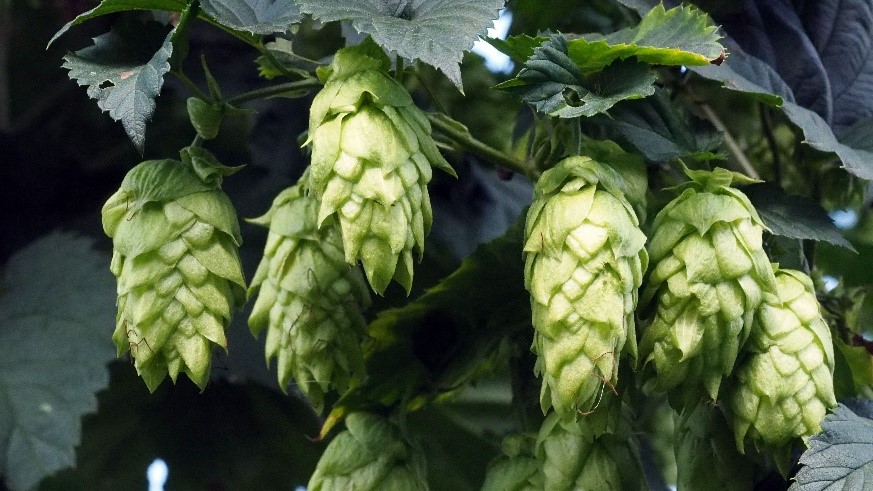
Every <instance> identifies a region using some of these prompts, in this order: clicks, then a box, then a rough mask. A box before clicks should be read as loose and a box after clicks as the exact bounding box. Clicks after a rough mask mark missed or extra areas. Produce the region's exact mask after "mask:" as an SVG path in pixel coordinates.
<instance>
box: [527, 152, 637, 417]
mask: <svg viewBox="0 0 873 491" xmlns="http://www.w3.org/2000/svg"><path fill="white" fill-rule="evenodd" d="M637 163H638V165H634V166H630V167H629V168H626V169H621V170H616V169H614V168H612V167H609V166H606V165H604V164H602V163H600V162H596V161H594V160H592V159H590V158H588V157H571V158H568V159H566V160H563V161H561V162H560V163H558V164H557V166H555V167H554V168H553V169H550V170H548V171H546V172H545V173H543V175H542V177H541V178H540V180H539V182H538V183H537V186H536V190H535V197H534V202H533V204H532V205H531V208H530V210H529V211H528V215H527V224H526V243H525V247H524V251H525V286H526V287H527V289H528V291H529V292H530V294H531V307H532V311H533V325H534V327H535V328H536V332H535V334H534V343H533V351H534V352H535V353H536V354H537V355H538V358H537V363H536V372H537V374H538V375H541V376H542V377H543V385H542V393H541V397H540V402H541V405H542V408H543V411H544V412H545V411H546V410H547V409H548V408H549V407H553V408H554V409H555V411H556V412H557V413H558V414H559V415H560V416H561V417H574V418H575V417H576V416H577V415H578V414H580V413H584V412H587V411H590V410H592V409H593V408H594V407H595V406H596V405H597V402H598V400H599V398H600V397H601V396H602V394H603V391H604V390H606V391H610V390H614V385H615V383H616V380H617V376H618V362H619V357H620V356H621V355H622V353H623V352H626V353H628V354H629V355H630V356H631V357H632V358H634V359H635V358H636V334H635V328H634V309H635V308H636V305H637V289H638V288H639V287H640V284H641V282H642V279H643V273H644V271H645V270H646V267H647V263H648V256H647V254H646V251H645V249H644V246H645V243H646V237H645V235H643V232H642V231H641V230H640V228H639V220H638V219H637V216H636V214H635V213H634V210H633V208H632V207H631V205H630V203H629V202H628V200H627V199H626V197H625V189H630V188H634V186H629V185H628V184H627V180H628V179H635V178H639V179H642V180H645V173H644V169H643V166H642V162H637Z"/></svg>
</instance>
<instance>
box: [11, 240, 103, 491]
mask: <svg viewBox="0 0 873 491" xmlns="http://www.w3.org/2000/svg"><path fill="white" fill-rule="evenodd" d="M91 246H92V243H91V241H90V240H88V239H84V238H79V237H75V236H72V235H69V234H58V233H55V234H51V235H49V236H46V237H44V238H42V239H40V240H39V241H37V242H35V243H33V244H31V245H29V246H27V247H26V248H24V249H22V250H21V251H19V252H18V253H17V254H15V255H14V256H12V258H11V259H10V260H9V262H8V263H7V265H6V267H5V271H4V274H3V277H2V280H0V282H2V283H0V285H2V290H0V291H2V293H0V442H3V444H2V445H0V476H4V477H5V479H6V482H5V484H6V486H8V487H9V488H11V489H13V490H19V489H30V488H32V487H33V486H35V485H36V484H37V483H38V482H39V481H40V480H41V479H42V478H43V477H45V476H47V475H49V474H52V473H54V472H55V471H57V470H59V469H62V468H64V467H68V466H71V465H73V464H74V463H75V452H74V450H75V447H76V445H78V443H79V436H80V431H81V422H80V418H81V416H82V415H83V414H85V413H88V412H91V411H93V410H95V409H96V407H97V401H96V399H95V397H94V393H95V392H96V391H98V390H100V389H102V388H103V387H105V386H106V385H107V383H108V382H109V374H108V372H107V370H106V363H108V362H109V361H111V360H112V359H113V358H115V348H114V346H113V345H112V342H111V340H110V339H109V334H110V333H111V331H112V326H113V325H114V323H115V309H114V303H115V288H114V283H113V281H112V275H111V274H110V273H109V268H108V267H107V265H108V264H109V258H108V257H105V256H104V255H103V254H99V253H97V252H95V251H94V250H93V249H92V248H91Z"/></svg>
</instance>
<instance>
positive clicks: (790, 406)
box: [728, 269, 837, 451]
mask: <svg viewBox="0 0 873 491" xmlns="http://www.w3.org/2000/svg"><path fill="white" fill-rule="evenodd" d="M744 351H745V352H747V353H748V357H747V358H746V359H745V360H744V361H743V362H742V364H741V365H739V366H738V368H737V369H736V371H735V372H734V377H735V386H734V387H733V390H732V391H731V393H730V395H729V397H728V401H729V403H730V408H731V412H732V415H733V426H734V432H735V436H736V444H737V448H738V449H739V450H740V451H744V448H745V442H746V441H747V440H748V441H750V442H751V443H753V444H754V445H755V446H757V447H759V448H762V449H768V450H771V451H775V450H776V449H779V448H783V447H786V446H788V447H789V448H790V446H789V445H788V444H789V443H790V442H791V441H792V440H794V439H795V438H798V437H803V438H804V439H806V438H809V437H810V436H812V435H813V434H814V433H817V432H818V431H820V429H821V427H820V424H821V420H822V418H823V417H824V416H825V413H827V411H828V409H830V408H833V407H834V406H836V404H837V403H836V399H835V398H834V383H833V373H834V352H833V340H832V339H831V332H830V329H829V328H828V326H827V324H826V323H825V322H824V320H823V319H822V317H821V312H820V310H819V305H818V301H817V300H816V297H815V289H814V287H813V284H812V280H810V278H809V277H808V276H806V275H805V274H803V273H801V272H799V271H793V270H786V269H783V270H777V272H776V292H775V294H767V295H765V296H764V301H763V303H762V304H761V306H760V308H759V309H758V311H757V312H756V313H755V321H754V324H753V325H752V332H751V334H750V336H749V340H748V342H747V344H746V346H745V348H744Z"/></svg>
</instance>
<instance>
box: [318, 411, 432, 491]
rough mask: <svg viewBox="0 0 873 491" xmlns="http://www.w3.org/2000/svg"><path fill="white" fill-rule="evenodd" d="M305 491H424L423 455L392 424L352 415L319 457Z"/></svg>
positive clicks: (424, 469)
mask: <svg viewBox="0 0 873 491" xmlns="http://www.w3.org/2000/svg"><path fill="white" fill-rule="evenodd" d="M307 489H308V490H309V491H328V490H338V491H340V490H348V489H354V490H358V491H367V490H380V491H381V490H385V491H415V490H426V489H428V485H427V470H426V467H425V459H424V454H423V453H422V452H421V450H420V449H419V448H418V447H417V446H415V445H414V444H413V443H412V442H411V441H410V440H409V439H408V438H407V437H406V436H405V435H404V432H403V430H402V429H401V428H400V427H399V426H397V425H396V424H394V423H393V422H391V421H389V420H387V419H384V418H382V417H380V416H376V415H374V414H369V413H352V414H350V415H349V416H348V417H347V418H346V430H345V431H343V432H342V433H340V434H339V435H337V436H336V438H334V439H333V441H332V442H330V445H328V446H327V449H325V451H324V454H322V456H321V459H320V460H319V461H318V465H317V466H316V468H315V472H314V473H313V474H312V477H311V478H310V479H309V485H308V486H307Z"/></svg>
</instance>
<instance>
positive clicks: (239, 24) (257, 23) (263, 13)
mask: <svg viewBox="0 0 873 491" xmlns="http://www.w3.org/2000/svg"><path fill="white" fill-rule="evenodd" d="M201 4H202V5H203V11H204V12H206V13H207V14H209V15H210V16H211V17H213V18H214V19H215V20H217V21H218V22H220V23H221V24H224V25H225V26H228V27H231V28H233V29H237V30H240V31H246V32H251V33H253V34H273V33H277V32H287V31H288V30H289V29H290V28H291V24H295V23H297V22H300V9H299V8H298V7H297V4H296V3H295V2H294V0H202V1H201Z"/></svg>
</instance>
